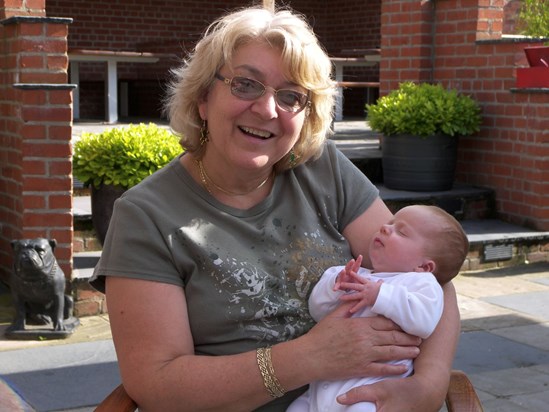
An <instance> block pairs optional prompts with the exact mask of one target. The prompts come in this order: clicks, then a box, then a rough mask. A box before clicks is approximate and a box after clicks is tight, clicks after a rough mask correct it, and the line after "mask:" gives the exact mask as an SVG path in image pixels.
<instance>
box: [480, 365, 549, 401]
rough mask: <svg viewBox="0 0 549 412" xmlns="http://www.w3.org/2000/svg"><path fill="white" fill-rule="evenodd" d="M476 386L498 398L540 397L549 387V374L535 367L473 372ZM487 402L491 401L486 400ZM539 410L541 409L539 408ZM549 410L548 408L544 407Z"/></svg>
mask: <svg viewBox="0 0 549 412" xmlns="http://www.w3.org/2000/svg"><path fill="white" fill-rule="evenodd" d="M469 379H471V382H472V383H473V385H474V387H475V388H477V389H479V390H481V391H484V392H487V393H489V394H491V395H493V396H495V397H497V398H502V397H507V398H510V397H512V396H530V397H532V396H533V394H535V397H539V395H540V394H541V393H543V394H544V396H546V395H545V393H546V391H547V390H548V389H549V386H548V385H549V375H547V374H545V373H540V372H539V371H537V370H536V369H535V368H532V367H530V368H520V367H519V368H509V369H504V370H498V371H491V372H483V373H477V374H471V375H470V376H469ZM486 403H487V404H488V403H489V401H488V402H486ZM538 410H539V409H538ZM544 410H547V409H544Z"/></svg>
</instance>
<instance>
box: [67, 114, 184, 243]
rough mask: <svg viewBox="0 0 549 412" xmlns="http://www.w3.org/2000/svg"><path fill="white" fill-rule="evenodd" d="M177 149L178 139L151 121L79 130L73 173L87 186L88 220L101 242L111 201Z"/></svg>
mask: <svg viewBox="0 0 549 412" xmlns="http://www.w3.org/2000/svg"><path fill="white" fill-rule="evenodd" d="M181 151H182V148H181V146H180V144H179V139H178V138H177V137H176V136H175V135H173V134H172V133H170V132H169V131H168V130H166V129H164V128H161V127H159V126H157V125H156V124H154V123H150V124H148V125H146V124H139V125H129V126H127V127H124V128H112V129H108V130H105V131H104V132H102V133H83V134H82V137H81V138H80V139H79V140H78V141H77V142H76V143H75V145H74V155H73V173H74V175H75V176H76V177H77V178H78V179H79V180H80V181H81V182H82V183H83V184H84V186H86V187H90V188H91V207H92V222H93V226H94V229H95V231H96V232H97V237H98V239H99V241H100V242H101V244H103V241H104V240H105V235H106V233H107V228H108V226H109V221H110V218H111V215H112V208H113V204H114V201H115V200H116V199H117V198H118V197H120V195H122V193H123V192H124V191H126V190H127V189H129V188H130V187H132V186H135V185H136V184H137V183H139V182H140V181H141V180H143V179H144V178H145V177H147V176H149V175H151V174H152V173H154V172H155V171H157V170H158V169H160V168H161V167H163V166H164V165H166V164H167V163H168V162H170V161H171V160H172V159H173V158H174V157H175V156H177V155H178V154H179V153H181Z"/></svg>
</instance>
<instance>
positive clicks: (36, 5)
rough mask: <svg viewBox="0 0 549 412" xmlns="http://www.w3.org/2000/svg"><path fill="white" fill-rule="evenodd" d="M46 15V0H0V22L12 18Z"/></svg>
mask: <svg viewBox="0 0 549 412" xmlns="http://www.w3.org/2000/svg"><path fill="white" fill-rule="evenodd" d="M45 15H46V0H0V20H4V19H7V18H9V17H14V16H40V17H44V16H45Z"/></svg>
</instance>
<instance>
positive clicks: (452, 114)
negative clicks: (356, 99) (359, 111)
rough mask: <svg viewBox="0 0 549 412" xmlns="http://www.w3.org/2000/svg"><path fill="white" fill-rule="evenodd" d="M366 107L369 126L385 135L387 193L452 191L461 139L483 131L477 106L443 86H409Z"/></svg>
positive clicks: (384, 168)
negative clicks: (400, 191)
mask: <svg viewBox="0 0 549 412" xmlns="http://www.w3.org/2000/svg"><path fill="white" fill-rule="evenodd" d="M366 108H367V112H368V118H367V120H368V121H369V123H370V127H371V128H372V129H373V130H376V131H378V132H381V133H382V134H383V138H382V141H381V151H382V167H383V182H384V184H385V186H386V187H387V188H389V189H397V190H411V191H441V190H449V189H451V188H452V185H453V182H454V173H455V166H456V158H457V144H458V137H459V136H467V135H471V134H473V133H475V132H478V131H479V130H480V121H481V117H480V107H479V105H478V103H477V102H476V101H474V100H473V99H472V98H471V97H469V96H466V95H462V94H459V93H458V92H457V91H456V90H451V89H445V88H443V87H442V86H441V85H440V84H437V85H433V84H428V83H421V84H416V83H412V82H405V83H401V84H400V86H399V88H398V89H396V90H393V91H391V92H390V93H389V94H388V95H386V96H383V97H381V98H380V99H378V101H377V102H376V103H375V104H371V105H366Z"/></svg>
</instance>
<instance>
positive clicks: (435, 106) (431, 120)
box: [366, 82, 481, 136]
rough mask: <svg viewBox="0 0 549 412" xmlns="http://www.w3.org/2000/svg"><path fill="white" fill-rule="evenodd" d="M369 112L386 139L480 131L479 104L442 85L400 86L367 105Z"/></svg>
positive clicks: (406, 83) (371, 119) (469, 133)
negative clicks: (410, 135)
mask: <svg viewBox="0 0 549 412" xmlns="http://www.w3.org/2000/svg"><path fill="white" fill-rule="evenodd" d="M366 109H367V112H368V121H369V122H370V126H371V128H372V129H373V130H376V131H378V132H381V133H383V134H384V135H385V136H390V135H398V134H412V135H416V136H431V135H435V134H440V133H443V134H446V135H449V136H455V135H463V136H467V135H471V134H473V133H474V132H478V131H479V130H480V121H481V118H480V107H479V105H478V104H477V102H475V101H474V100H473V99H472V98H471V97H469V96H465V95H460V94H458V92H457V91H456V90H447V89H444V88H443V87H442V86H441V85H440V84H438V85H432V84H428V83H421V84H416V83H412V82H405V83H401V84H400V87H399V88H398V89H396V90H393V91H391V92H390V93H389V94H388V95H386V96H383V97H381V98H379V99H378V101H377V102H376V103H375V104H371V105H366Z"/></svg>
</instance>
